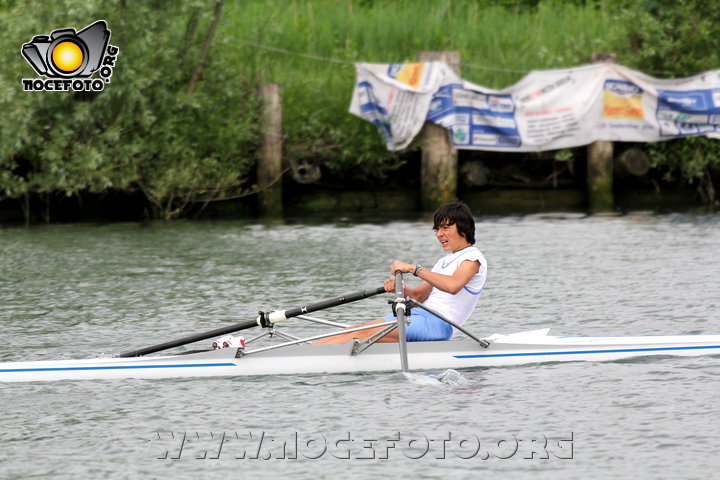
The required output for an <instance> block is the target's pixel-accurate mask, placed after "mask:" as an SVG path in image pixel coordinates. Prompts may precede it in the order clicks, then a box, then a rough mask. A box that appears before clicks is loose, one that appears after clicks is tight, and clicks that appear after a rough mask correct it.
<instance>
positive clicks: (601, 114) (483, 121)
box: [350, 62, 720, 152]
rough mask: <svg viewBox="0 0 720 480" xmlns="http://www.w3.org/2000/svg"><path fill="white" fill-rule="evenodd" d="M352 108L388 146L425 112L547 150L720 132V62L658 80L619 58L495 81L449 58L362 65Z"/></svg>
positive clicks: (474, 133) (482, 136)
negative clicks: (463, 73) (486, 82)
mask: <svg viewBox="0 0 720 480" xmlns="http://www.w3.org/2000/svg"><path fill="white" fill-rule="evenodd" d="M356 70H357V82H356V85H355V91H354V93H353V99H352V104H351V106H350V112H351V113H352V114H354V115H357V116H359V117H361V118H364V119H366V120H368V121H371V122H373V123H375V124H376V125H378V127H379V128H380V131H381V132H382V133H383V135H384V138H385V140H386V144H387V148H388V149H389V150H401V149H403V148H405V147H407V145H409V144H410V142H411V141H412V139H413V138H414V137H415V135H417V133H418V132H419V131H420V129H421V128H422V124H423V123H424V122H425V121H430V122H434V123H436V124H438V125H442V126H444V127H445V128H447V129H448V132H449V134H450V135H452V140H453V144H454V145H455V147H456V148H459V149H471V150H491V151H515V152H529V151H543V150H557V149H561V148H570V147H578V146H582V145H587V144H590V143H592V142H594V141H596V140H609V141H624V142H655V141H661V140H668V139H671V138H677V137H683V136H690V135H705V136H707V137H712V138H718V139H720V70H713V71H708V72H704V73H702V74H700V75H696V76H693V77H689V78H681V79H657V78H653V77H650V76H648V75H645V74H643V73H641V72H638V71H635V70H632V69H629V68H627V67H624V66H622V65H617V64H610V63H604V64H592V65H586V66H581V67H576V68H569V69H563V70H543V71H533V72H530V73H529V74H528V75H526V76H525V77H524V78H523V79H522V80H520V81H519V82H518V83H516V84H515V85H513V86H511V87H508V88H505V89H503V90H493V89H490V88H487V87H483V86H481V85H475V84H473V83H470V82H467V81H463V80H462V79H460V78H458V77H457V75H455V74H454V73H453V72H452V70H450V68H449V67H447V66H446V65H444V64H443V63H438V62H432V63H425V64H423V63H414V64H357V65H356Z"/></svg>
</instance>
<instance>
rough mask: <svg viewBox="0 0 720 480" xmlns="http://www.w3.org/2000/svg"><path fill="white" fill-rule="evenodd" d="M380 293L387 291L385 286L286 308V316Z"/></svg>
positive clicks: (289, 316)
mask: <svg viewBox="0 0 720 480" xmlns="http://www.w3.org/2000/svg"><path fill="white" fill-rule="evenodd" d="M380 293H385V287H378V288H374V289H370V290H363V291H361V292H355V293H349V294H347V295H341V296H339V297H335V298H329V299H327V300H321V301H319V302H316V303H310V304H308V305H306V306H304V307H296V308H291V309H290V310H285V312H284V313H285V318H292V317H297V316H299V315H305V314H306V313H311V312H317V311H318V310H323V309H325V308H330V307H337V306H338V305H343V304H345V303H350V302H357V301H358V300H362V299H364V298H368V297H372V296H373V295H378V294H380Z"/></svg>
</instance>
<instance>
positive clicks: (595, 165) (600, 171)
mask: <svg viewBox="0 0 720 480" xmlns="http://www.w3.org/2000/svg"><path fill="white" fill-rule="evenodd" d="M592 61H593V63H615V62H616V61H617V55H616V54H614V53H594V54H593V56H592ZM587 195H588V204H589V206H590V210H591V211H594V212H603V211H605V212H606V211H610V210H612V209H613V207H614V204H615V201H614V198H613V142H609V141H606V140H598V141H596V142H593V143H591V144H590V145H588V149H587Z"/></svg>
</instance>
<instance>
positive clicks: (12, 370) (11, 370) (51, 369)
mask: <svg viewBox="0 0 720 480" xmlns="http://www.w3.org/2000/svg"><path fill="white" fill-rule="evenodd" d="M234 366H235V364H234V363H186V364H181V365H110V366H107V367H45V368H9V369H3V370H0V373H16V372H67V371H78V370H81V371H82V370H132V369H141V368H183V367H184V368H188V367H234Z"/></svg>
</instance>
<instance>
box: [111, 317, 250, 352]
mask: <svg viewBox="0 0 720 480" xmlns="http://www.w3.org/2000/svg"><path fill="white" fill-rule="evenodd" d="M257 326H259V325H258V323H257V321H256V320H248V321H246V322H242V323H236V324H234V325H228V326H227V327H222V328H217V329H215V330H210V331H208V332H204V333H198V334H195V335H190V336H187V337H183V338H178V339H177V340H171V341H169V342H165V343H161V344H159V345H153V346H151V347H146V348H140V349H138V350H133V351H131V352H125V353H121V354H120V355H118V357H142V356H143V355H147V354H149V353H155V352H160V351H162V350H168V349H170V348H175V347H179V346H182V345H187V344H188V343H193V342H199V341H200V340H207V339H208V338H213V337H220V336H222V335H227V334H229V333H233V332H237V331H239V330H246V329H248V328H252V327H257Z"/></svg>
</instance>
